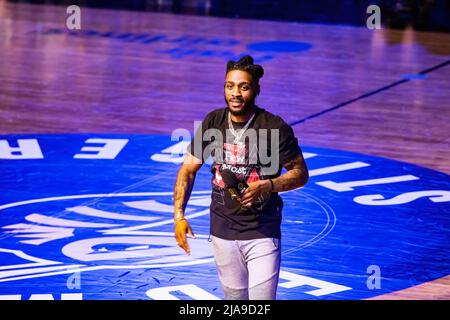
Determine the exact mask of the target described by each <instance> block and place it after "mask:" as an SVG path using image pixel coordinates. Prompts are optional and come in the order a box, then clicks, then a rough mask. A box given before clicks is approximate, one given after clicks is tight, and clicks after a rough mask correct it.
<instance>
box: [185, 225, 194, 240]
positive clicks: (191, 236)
mask: <svg viewBox="0 0 450 320" xmlns="http://www.w3.org/2000/svg"><path fill="white" fill-rule="evenodd" d="M187 235H188V236H189V237H190V238H192V239H196V237H195V234H194V232H193V231H192V229H191V227H189V229H188V232H187Z"/></svg>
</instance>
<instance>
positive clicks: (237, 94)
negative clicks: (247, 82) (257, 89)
mask: <svg viewBox="0 0 450 320" xmlns="http://www.w3.org/2000/svg"><path fill="white" fill-rule="evenodd" d="M231 95H232V96H233V97H240V96H241V90H240V89H239V87H238V86H235V87H234V88H233V91H231Z"/></svg>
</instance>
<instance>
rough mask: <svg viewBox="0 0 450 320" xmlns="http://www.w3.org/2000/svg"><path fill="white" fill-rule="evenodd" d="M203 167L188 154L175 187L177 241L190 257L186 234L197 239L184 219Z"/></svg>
mask: <svg viewBox="0 0 450 320" xmlns="http://www.w3.org/2000/svg"><path fill="white" fill-rule="evenodd" d="M201 166H202V164H201V162H200V161H199V160H198V159H197V158H195V157H194V156H192V155H191V154H189V153H187V154H186V158H185V159H184V162H183V165H182V166H181V169H180V171H178V175H177V180H176V182H175V187H174V192H173V193H174V196H173V197H174V225H175V226H174V229H175V239H176V241H177V243H178V245H179V246H180V247H181V248H182V249H183V250H184V251H186V253H187V254H188V255H189V254H190V253H191V250H190V248H189V244H188V242H187V239H186V234H187V235H189V236H190V237H191V238H193V239H195V236H194V233H193V232H192V229H191V226H190V225H189V223H188V221H187V220H186V218H185V217H184V210H185V208H186V204H187V202H188V200H189V197H190V196H191V192H192V188H193V186H194V181H195V175H196V174H197V171H198V170H199V169H200V167H201Z"/></svg>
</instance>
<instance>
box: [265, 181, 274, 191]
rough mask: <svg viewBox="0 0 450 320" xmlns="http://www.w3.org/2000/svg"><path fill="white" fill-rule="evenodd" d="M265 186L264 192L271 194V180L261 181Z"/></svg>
mask: <svg viewBox="0 0 450 320" xmlns="http://www.w3.org/2000/svg"><path fill="white" fill-rule="evenodd" d="M263 181H264V184H265V191H266V192H272V191H273V181H272V179H267V180H263Z"/></svg>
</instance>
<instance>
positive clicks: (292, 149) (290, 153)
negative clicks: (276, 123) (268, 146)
mask: <svg viewBox="0 0 450 320" xmlns="http://www.w3.org/2000/svg"><path fill="white" fill-rule="evenodd" d="M279 130H280V136H279V137H280V149H279V150H280V151H279V155H280V164H281V165H283V164H285V163H287V162H289V161H291V160H293V159H294V158H295V157H297V156H298V155H300V154H301V152H302V151H301V149H300V147H299V145H298V139H297V138H296V137H295V134H294V130H292V127H291V126H289V125H288V124H287V123H285V122H284V121H283V123H282V124H281V126H280V128H279Z"/></svg>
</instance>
